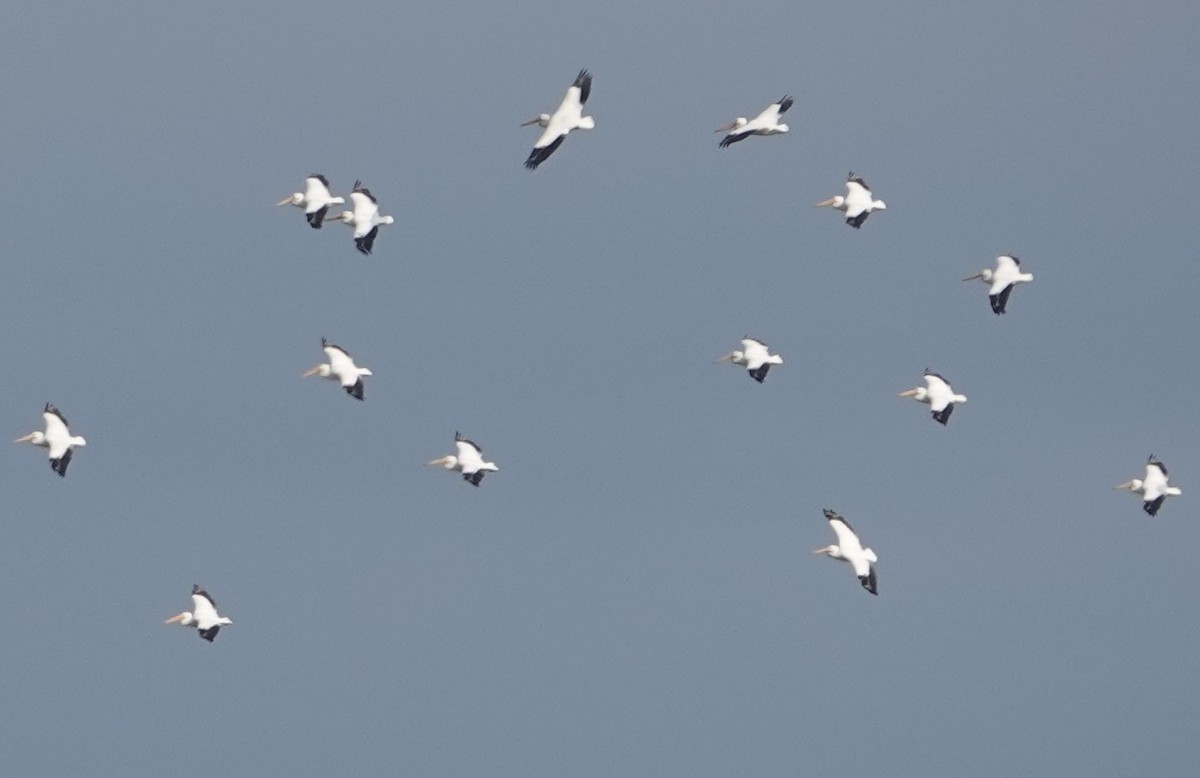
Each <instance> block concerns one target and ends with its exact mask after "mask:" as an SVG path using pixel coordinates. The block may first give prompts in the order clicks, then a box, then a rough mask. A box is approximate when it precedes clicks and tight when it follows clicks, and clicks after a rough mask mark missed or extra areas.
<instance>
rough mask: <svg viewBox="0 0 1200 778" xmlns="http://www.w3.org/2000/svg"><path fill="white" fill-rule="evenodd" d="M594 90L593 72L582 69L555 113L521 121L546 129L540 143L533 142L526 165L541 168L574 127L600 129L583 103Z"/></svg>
mask: <svg viewBox="0 0 1200 778" xmlns="http://www.w3.org/2000/svg"><path fill="white" fill-rule="evenodd" d="M591 91H592V74H591V73H589V72H587V70H586V69H585V70H581V71H579V75H578V76H575V83H573V84H571V86H569V87H567V93H566V94H565V95H564V96H563V99H562V102H561V103H559V104H558V109H557V110H555V112H554V113H553V114H547V113H541V114H538V115H537V116H536V117H534V118H533V119H530V120H529V121H527V122H522V123H521V126H522V127H528V126H529V125H531V124H537V125H540V126H542V127H545V128H546V130H545V132H543V133H542V135H541V137H540V138H538V139H537V143H535V144H533V151H531V152H529V158H528V159H526V160H525V167H527V168H529V169H530V170H537V168H538V165H540V164H542V163H543V162H545V161H546V159H547V158H548V157H549V156H550V155H551V154H553V153H554V151H555V150H556V149H557V148H558V147H559V146H561V145H562V142H563V139H564V138H566V137H567V133H569V132H570V131H571V130H593V129H595V128H596V121H595V120H594V119H593V118H592V117H590V116H584V115H583V106H584V103H586V102H587V101H588V95H589V94H591Z"/></svg>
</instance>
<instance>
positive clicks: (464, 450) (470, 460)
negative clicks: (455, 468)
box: [454, 440, 483, 475]
mask: <svg viewBox="0 0 1200 778" xmlns="http://www.w3.org/2000/svg"><path fill="white" fill-rule="evenodd" d="M454 445H455V447H456V448H457V449H458V464H459V467H460V468H461V469H462V473H463V475H472V474H474V473H477V472H479V468H481V467H483V453H482V452H481V451H480V450H479V447H478V446H476V445H475V444H474V443H472V442H471V441H469V440H456V441H454Z"/></svg>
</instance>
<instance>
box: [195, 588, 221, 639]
mask: <svg viewBox="0 0 1200 778" xmlns="http://www.w3.org/2000/svg"><path fill="white" fill-rule="evenodd" d="M219 618H220V616H218V615H217V609H216V608H215V607H213V604H212V600H210V599H208V597H206V596H204V595H203V594H199V593H197V594H193V595H192V620H193V621H195V622H196V626H197V627H198V628H199V629H201V630H205V629H208V628H209V627H212V626H214V625H215V624H216V623H217V619H219Z"/></svg>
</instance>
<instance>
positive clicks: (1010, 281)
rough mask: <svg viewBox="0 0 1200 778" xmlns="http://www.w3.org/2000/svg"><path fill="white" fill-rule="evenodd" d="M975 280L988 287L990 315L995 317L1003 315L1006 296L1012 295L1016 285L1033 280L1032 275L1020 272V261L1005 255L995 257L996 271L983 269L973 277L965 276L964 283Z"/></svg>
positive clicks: (1006, 300)
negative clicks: (992, 314)
mask: <svg viewBox="0 0 1200 778" xmlns="http://www.w3.org/2000/svg"><path fill="white" fill-rule="evenodd" d="M977 278H981V279H983V282H984V283H985V284H989V285H990V286H989V287H988V302H990V303H991V304H992V313H995V314H997V315H999V314H1001V313H1004V312H1005V311H1004V309H1005V307H1006V306H1007V305H1008V296H1009V295H1010V294H1012V290H1013V287H1014V286H1016V285H1017V284H1024V283H1028V282H1030V281H1032V280H1033V273H1022V272H1021V260H1019V259H1017V258H1016V257H1011V256H1009V255H1007V254H1001V255H1000V256H998V257H996V269H995V270H992V269H991V268H984V269H983V270H980V271H979V272H978V273H976V274H975V275H973V276H967V277H966V278H964V279H963V280H964V281H974V280H975V279H977Z"/></svg>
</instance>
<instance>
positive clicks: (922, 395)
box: [896, 386, 967, 403]
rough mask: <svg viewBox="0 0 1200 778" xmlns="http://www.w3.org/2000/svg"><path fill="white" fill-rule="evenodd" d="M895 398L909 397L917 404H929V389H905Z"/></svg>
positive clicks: (919, 387) (916, 387) (922, 387)
mask: <svg viewBox="0 0 1200 778" xmlns="http://www.w3.org/2000/svg"><path fill="white" fill-rule="evenodd" d="M896 396H897V397H911V398H913V399H914V400H916V401H917V402H922V403H927V402H929V389H928V388H927V387H924V386H915V387H913V388H912V389H906V390H904V391H903V392H900V394H898V395H896ZM966 399H967V398H965V397H964V398H963V401H964V402H965V401H966Z"/></svg>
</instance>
